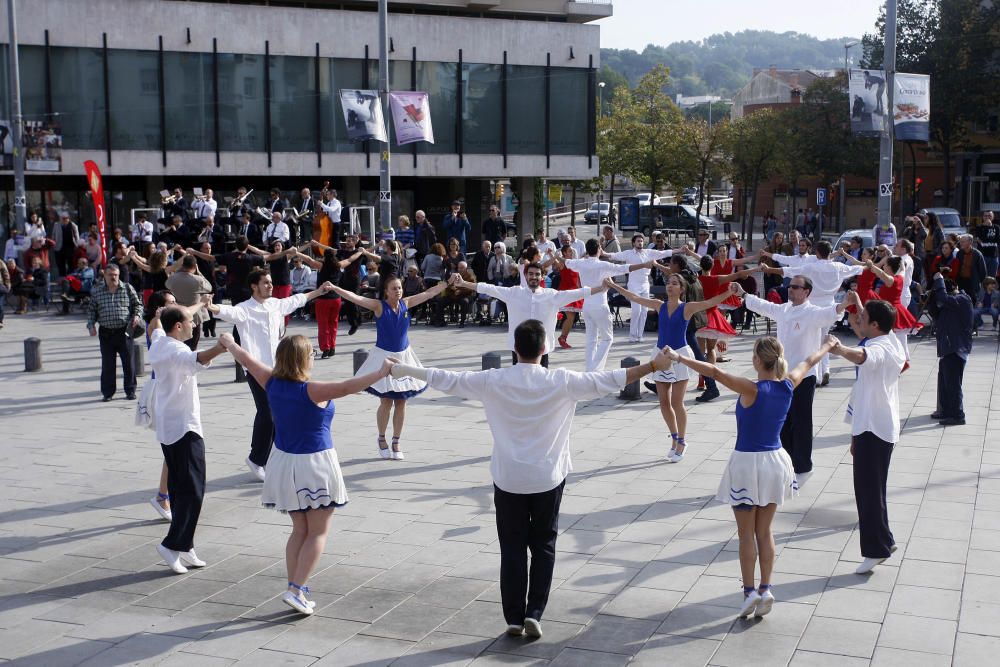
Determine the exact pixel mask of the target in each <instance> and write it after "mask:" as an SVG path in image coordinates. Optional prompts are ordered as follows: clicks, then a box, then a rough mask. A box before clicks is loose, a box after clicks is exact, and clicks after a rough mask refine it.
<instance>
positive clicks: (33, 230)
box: [24, 211, 48, 239]
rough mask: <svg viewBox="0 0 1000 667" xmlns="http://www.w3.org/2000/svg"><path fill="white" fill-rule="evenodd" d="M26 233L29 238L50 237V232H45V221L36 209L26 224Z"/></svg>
mask: <svg viewBox="0 0 1000 667" xmlns="http://www.w3.org/2000/svg"><path fill="white" fill-rule="evenodd" d="M24 235H25V236H27V237H28V238H29V239H44V238H46V237H48V234H46V233H45V223H44V222H43V221H42V219H41V218H40V217H38V214H37V213H35V212H34V211H32V212H31V215H30V216H29V217H28V221H27V223H26V224H25V228H24Z"/></svg>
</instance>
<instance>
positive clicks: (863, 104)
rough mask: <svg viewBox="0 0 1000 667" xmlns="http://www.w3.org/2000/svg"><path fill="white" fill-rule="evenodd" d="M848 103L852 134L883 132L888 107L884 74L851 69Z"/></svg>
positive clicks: (876, 71)
mask: <svg viewBox="0 0 1000 667" xmlns="http://www.w3.org/2000/svg"><path fill="white" fill-rule="evenodd" d="M897 76H898V75H897ZM848 102H849V103H850V113H851V131H852V132H854V134H879V133H880V132H882V131H884V130H885V129H886V128H887V127H888V126H887V125H886V110H885V108H886V106H887V105H888V95H887V94H886V89H885V72H883V71H882V70H869V69H852V70H851V71H850V78H849V83H848Z"/></svg>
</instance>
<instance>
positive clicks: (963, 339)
mask: <svg viewBox="0 0 1000 667" xmlns="http://www.w3.org/2000/svg"><path fill="white" fill-rule="evenodd" d="M933 290H934V293H933V294H932V296H931V298H932V310H933V312H934V313H935V318H936V322H937V354H938V382H937V404H938V409H937V411H936V412H935V413H934V414H932V415H931V418H932V419H937V420H940V422H941V425H942V426H961V425H962V424H964V423H965V410H964V408H963V405H962V376H963V375H964V374H965V362H966V360H967V359H968V358H969V353H970V352H972V299H970V298H969V295H968V294H965V293H964V292H961V291H959V289H958V286H957V285H956V284H955V283H954V282H952V281H951V280H948V281H945V279H944V277H943V276H942V275H941V274H940V273H936V274H934V282H933Z"/></svg>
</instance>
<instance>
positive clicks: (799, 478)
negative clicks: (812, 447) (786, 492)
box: [795, 470, 813, 491]
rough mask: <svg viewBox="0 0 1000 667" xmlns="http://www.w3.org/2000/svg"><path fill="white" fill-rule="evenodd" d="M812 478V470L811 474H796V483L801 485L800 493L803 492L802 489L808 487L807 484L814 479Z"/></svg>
mask: <svg viewBox="0 0 1000 667" xmlns="http://www.w3.org/2000/svg"><path fill="white" fill-rule="evenodd" d="M812 476H813V471H812V470H810V471H809V472H797V473H795V481H796V482H797V483H798V485H799V491H801V490H802V487H803V486H805V485H806V482H808V481H809V478H810V477H812Z"/></svg>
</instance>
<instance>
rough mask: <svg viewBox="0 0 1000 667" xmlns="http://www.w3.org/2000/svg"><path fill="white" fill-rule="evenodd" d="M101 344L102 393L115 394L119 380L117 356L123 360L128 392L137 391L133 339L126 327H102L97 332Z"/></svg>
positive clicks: (107, 396)
mask: <svg viewBox="0 0 1000 667" xmlns="http://www.w3.org/2000/svg"><path fill="white" fill-rule="evenodd" d="M97 338H98V340H99V342H100V344H101V395H102V396H104V397H105V398H111V397H112V396H114V395H115V388H116V385H117V382H116V380H115V373H116V372H117V370H118V368H117V364H116V362H115V357H116V356H117V357H118V358H119V359H121V361H122V375H123V376H124V379H123V382H122V383H123V385H124V387H125V393H126V394H134V393H135V369H134V368H132V339H131V338H129V337H128V336H127V335H126V334H125V329H108V328H106V327H101V328H100V329H99V330H98V332H97Z"/></svg>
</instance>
